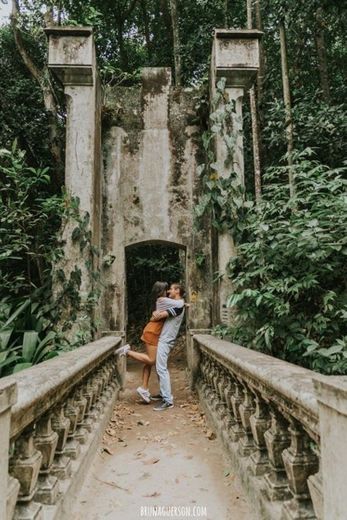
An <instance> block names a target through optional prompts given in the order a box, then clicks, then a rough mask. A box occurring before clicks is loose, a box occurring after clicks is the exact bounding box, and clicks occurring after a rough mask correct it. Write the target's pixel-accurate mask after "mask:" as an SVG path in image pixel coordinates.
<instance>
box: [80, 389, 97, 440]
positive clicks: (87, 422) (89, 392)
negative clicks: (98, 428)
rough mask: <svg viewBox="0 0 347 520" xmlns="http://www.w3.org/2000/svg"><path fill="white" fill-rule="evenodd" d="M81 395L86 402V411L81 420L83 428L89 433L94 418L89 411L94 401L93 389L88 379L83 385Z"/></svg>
mask: <svg viewBox="0 0 347 520" xmlns="http://www.w3.org/2000/svg"><path fill="white" fill-rule="evenodd" d="M82 395H83V397H84V398H85V399H86V401H87V405H86V411H85V415H84V420H83V428H85V429H86V430H87V431H88V432H91V431H92V429H93V424H94V416H93V412H92V411H91V410H92V406H93V400H94V392H93V387H92V385H91V381H90V380H89V379H88V380H87V381H86V383H84V385H83V390H82Z"/></svg>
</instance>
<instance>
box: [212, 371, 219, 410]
mask: <svg viewBox="0 0 347 520" xmlns="http://www.w3.org/2000/svg"><path fill="white" fill-rule="evenodd" d="M210 377H211V405H212V410H213V411H214V412H215V413H216V412H217V407H218V401H219V399H218V386H217V381H218V365H217V363H216V362H215V361H213V362H212V370H211V376H210Z"/></svg>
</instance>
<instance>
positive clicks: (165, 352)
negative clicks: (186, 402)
mask: <svg viewBox="0 0 347 520" xmlns="http://www.w3.org/2000/svg"><path fill="white" fill-rule="evenodd" d="M173 347H174V345H173V344H171V345H170V344H169V343H165V342H164V341H160V339H159V343H158V350H157V361H156V369H157V374H158V377H159V383H160V393H161V395H162V397H163V401H165V402H166V403H169V404H172V403H173V396H172V394H171V382H170V374H169V371H168V368H167V362H168V359H169V354H170V352H171V350H172V348H173Z"/></svg>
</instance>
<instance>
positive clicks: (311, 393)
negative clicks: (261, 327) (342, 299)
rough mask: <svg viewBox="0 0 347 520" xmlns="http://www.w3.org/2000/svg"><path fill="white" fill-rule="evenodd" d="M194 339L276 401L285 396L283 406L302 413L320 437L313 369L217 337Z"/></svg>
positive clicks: (203, 336)
mask: <svg viewBox="0 0 347 520" xmlns="http://www.w3.org/2000/svg"><path fill="white" fill-rule="evenodd" d="M193 339H195V340H196V341H198V343H200V344H201V345H202V346H205V347H207V348H208V349H209V350H210V351H211V352H213V353H214V354H215V355H216V356H217V357H218V358H220V359H222V360H224V361H226V363H227V365H229V366H231V367H234V368H236V369H237V372H238V374H240V377H242V376H245V375H248V376H249V377H250V378H251V379H252V380H254V381H255V382H257V383H259V390H260V391H261V390H262V388H261V385H262V386H263V390H264V389H266V392H265V393H266V394H267V395H268V397H271V394H273V395H274V399H273V400H274V401H275V402H276V400H277V399H278V398H279V397H281V398H282V399H283V404H286V403H287V408H288V411H289V410H291V411H293V414H292V416H293V417H294V418H298V417H296V415H298V414H299V415H300V420H301V419H303V420H305V416H307V417H306V419H307V421H306V420H305V422H306V426H308V427H309V428H310V431H311V432H312V433H314V434H315V435H318V434H319V432H318V404H317V399H316V393H315V389H314V386H313V381H312V377H313V375H314V372H313V371H312V370H308V369H306V368H303V367H300V366H298V365H294V364H292V363H288V362H286V361H283V360H281V359H277V358H274V357H272V356H269V355H266V354H263V353H261V352H257V351H255V350H251V349H248V348H245V347H241V346H240V345H236V344H235V343H231V342H228V341H224V340H221V339H218V338H216V337H214V336H207V335H199V334H198V335H196V336H193ZM261 393H262V394H263V392H261ZM264 395H265V394H264ZM293 407H296V410H297V413H295V412H294V409H293ZM298 410H301V411H300V412H298Z"/></svg>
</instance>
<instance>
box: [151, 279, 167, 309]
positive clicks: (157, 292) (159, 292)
mask: <svg viewBox="0 0 347 520" xmlns="http://www.w3.org/2000/svg"><path fill="white" fill-rule="evenodd" d="M168 288H169V285H168V283H167V282H155V284H154V285H153V287H152V291H151V312H153V311H155V309H156V303H157V299H158V298H159V297H160V296H166V291H167V290H168Z"/></svg>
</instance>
